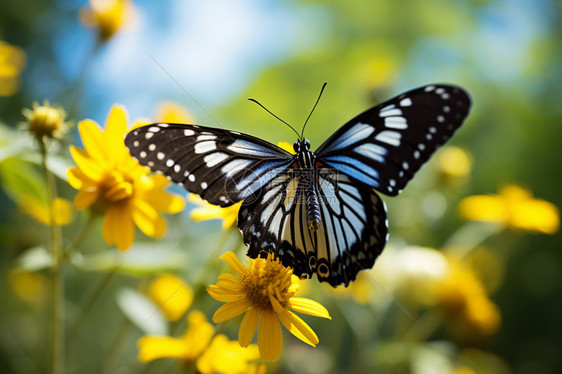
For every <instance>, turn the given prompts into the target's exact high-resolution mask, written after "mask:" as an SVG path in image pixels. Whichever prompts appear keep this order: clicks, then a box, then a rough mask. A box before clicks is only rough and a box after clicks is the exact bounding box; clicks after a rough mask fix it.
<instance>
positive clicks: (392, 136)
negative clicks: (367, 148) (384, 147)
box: [375, 130, 402, 147]
mask: <svg viewBox="0 0 562 374" xmlns="http://www.w3.org/2000/svg"><path fill="white" fill-rule="evenodd" d="M401 138H402V135H401V134H400V133H399V132H398V131H391V130H386V131H381V132H380V133H379V134H377V136H375V139H376V140H378V141H381V142H384V143H386V144H390V145H393V146H395V147H398V146H400V139H401Z"/></svg>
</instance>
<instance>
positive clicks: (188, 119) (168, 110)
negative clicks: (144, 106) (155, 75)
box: [153, 101, 195, 123]
mask: <svg viewBox="0 0 562 374" xmlns="http://www.w3.org/2000/svg"><path fill="white" fill-rule="evenodd" d="M153 118H154V120H155V122H169V123H194V122H195V117H193V114H191V113H190V112H189V110H187V109H186V108H185V107H184V106H183V105H181V104H178V103H176V102H175V101H163V102H161V103H160V104H159V105H158V107H156V110H155V113H154V116H153Z"/></svg>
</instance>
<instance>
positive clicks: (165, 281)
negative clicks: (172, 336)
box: [148, 274, 193, 321]
mask: <svg viewBox="0 0 562 374" xmlns="http://www.w3.org/2000/svg"><path fill="white" fill-rule="evenodd" d="M148 295H149V296H150V298H151V299H152V300H153V301H154V302H155V303H156V305H158V306H159V307H160V309H161V310H162V312H163V313H164V315H165V316H166V318H168V320H169V321H177V320H178V319H180V318H181V317H182V316H183V315H184V313H185V312H186V311H187V309H189V307H190V306H191V302H192V301H193V291H192V290H191V287H189V285H188V284H187V283H185V282H184V281H183V280H182V279H181V278H178V277H177V276H175V275H174V274H162V275H160V276H159V277H158V278H156V279H155V280H153V281H152V282H151V283H150V285H149V287H148Z"/></svg>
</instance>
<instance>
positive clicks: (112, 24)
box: [80, 0, 134, 41]
mask: <svg viewBox="0 0 562 374" xmlns="http://www.w3.org/2000/svg"><path fill="white" fill-rule="evenodd" d="M133 12H134V8H133V4H132V3H131V2H130V1H129V0H90V6H85V7H83V8H82V9H80V21H82V23H83V24H84V25H86V26H87V27H97V28H98V31H99V36H100V39H101V40H102V41H107V40H108V39H110V38H111V37H112V36H113V35H114V34H115V33H116V32H117V31H119V29H121V28H122V27H123V26H125V25H126V24H127V23H128V22H130V20H131V19H132V16H133Z"/></svg>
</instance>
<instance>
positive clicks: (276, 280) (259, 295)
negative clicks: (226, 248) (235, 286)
mask: <svg viewBox="0 0 562 374" xmlns="http://www.w3.org/2000/svg"><path fill="white" fill-rule="evenodd" d="M292 274H293V270H292V269H291V268H286V267H284V266H283V265H282V264H281V262H280V261H279V259H278V258H276V259H274V258H273V255H272V254H269V255H268V256H267V258H266V259H264V258H257V259H255V260H253V261H252V266H250V267H249V268H248V269H247V270H246V272H245V273H244V274H243V275H242V276H241V282H242V286H243V287H244V290H245V292H246V297H247V298H248V300H249V301H250V302H251V304H252V305H254V306H256V307H258V308H259V309H261V310H264V311H273V306H272V305H271V301H270V297H273V298H275V299H276V300H277V301H278V302H279V304H281V306H282V307H286V305H287V301H288V300H289V299H290V298H291V297H292V296H293V295H294V294H295V291H294V290H293V289H290V286H291V284H292V283H291V282H292V281H291V276H292Z"/></svg>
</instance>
